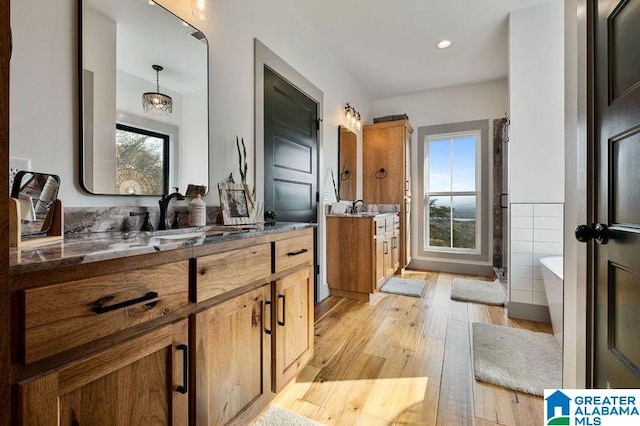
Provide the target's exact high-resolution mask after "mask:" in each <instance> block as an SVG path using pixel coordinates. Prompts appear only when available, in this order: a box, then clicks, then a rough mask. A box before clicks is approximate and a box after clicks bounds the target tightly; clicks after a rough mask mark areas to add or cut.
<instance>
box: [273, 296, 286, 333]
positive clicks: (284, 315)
mask: <svg viewBox="0 0 640 426" xmlns="http://www.w3.org/2000/svg"><path fill="white" fill-rule="evenodd" d="M280 299H282V321H280V320H279V319H278V325H279V326H282V327H284V322H285V319H286V318H285V317H286V309H287V308H286V306H287V300H286V298H285V296H284V294H279V295H278V300H280ZM276 317H277V315H276Z"/></svg>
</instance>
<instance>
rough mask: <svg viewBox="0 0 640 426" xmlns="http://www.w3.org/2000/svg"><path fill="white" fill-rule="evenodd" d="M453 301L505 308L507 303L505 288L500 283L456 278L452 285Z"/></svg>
mask: <svg viewBox="0 0 640 426" xmlns="http://www.w3.org/2000/svg"><path fill="white" fill-rule="evenodd" d="M451 299H453V300H459V301H462V302H474V303H484V304H485V305H496V306H503V305H504V304H505V302H506V301H507V296H506V294H505V292H504V287H502V284H500V282H499V281H493V282H491V281H479V280H468V279H465V278H454V279H453V284H452V285H451Z"/></svg>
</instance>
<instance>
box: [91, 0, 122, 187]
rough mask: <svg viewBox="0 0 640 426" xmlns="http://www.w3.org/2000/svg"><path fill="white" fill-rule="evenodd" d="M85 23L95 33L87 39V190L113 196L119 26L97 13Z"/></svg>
mask: <svg viewBox="0 0 640 426" xmlns="http://www.w3.org/2000/svg"><path fill="white" fill-rule="evenodd" d="M86 19H87V26H86V28H91V29H92V31H87V32H86V35H85V37H84V39H85V41H86V43H85V44H84V46H83V48H84V51H85V57H86V61H85V68H86V69H87V70H88V71H91V72H92V73H93V106H92V109H93V134H92V136H93V137H92V141H90V143H91V144H92V146H93V170H92V173H91V175H92V177H93V179H92V182H87V184H88V185H87V186H88V187H89V188H91V189H92V190H93V192H95V193H98V194H101V193H109V192H113V188H115V180H116V148H115V145H114V142H113V141H114V140H115V137H116V129H115V127H114V126H113V123H114V122H115V120H116V72H115V69H116V23H115V21H113V20H111V19H109V18H107V17H106V16H104V15H101V14H99V13H95V12H94V11H88V12H87V16H86ZM96 99H98V100H99V101H98V102H96ZM85 119H86V118H85Z"/></svg>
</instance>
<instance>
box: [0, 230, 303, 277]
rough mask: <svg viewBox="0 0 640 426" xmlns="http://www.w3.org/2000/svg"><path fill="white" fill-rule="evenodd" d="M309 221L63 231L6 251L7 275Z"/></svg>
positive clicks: (254, 233)
mask: <svg viewBox="0 0 640 426" xmlns="http://www.w3.org/2000/svg"><path fill="white" fill-rule="evenodd" d="M315 226H316V224H313V223H278V224H276V225H275V226H267V227H265V226H261V227H259V228H256V227H253V228H249V227H242V226H223V225H212V226H204V227H200V228H184V229H178V230H168V231H154V232H142V231H135V232H126V233H123V232H96V233H78V234H67V235H65V237H64V239H63V240H61V241H57V242H53V243H49V244H46V245H41V246H26V247H22V248H12V249H11V251H10V253H9V272H10V274H20V273H25V272H33V271H40V270H46V269H51V268H58V267H61V266H68V265H77V264H82V263H90V262H98V261H101V260H109V259H118V258H123V257H129V256H135V255H139V254H147V253H156V252H164V251H169V250H176V249H180V248H187V247H193V246H199V245H204V244H215V243H218V242H223V241H232V240H238V239H242V238H252V237H258V236H261V235H265V234H274V233H281V232H288V231H296V230H299V229H305V228H309V227H315Z"/></svg>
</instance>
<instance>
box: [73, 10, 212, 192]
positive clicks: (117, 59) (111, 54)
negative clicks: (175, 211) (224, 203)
mask: <svg viewBox="0 0 640 426" xmlns="http://www.w3.org/2000/svg"><path fill="white" fill-rule="evenodd" d="M78 5H79V14H80V17H81V19H80V28H79V36H80V37H79V64H80V66H79V68H80V70H79V72H80V75H79V77H80V102H81V108H80V123H81V133H80V134H81V137H80V182H81V184H82V187H83V188H84V189H85V190H86V191H87V192H89V193H92V194H108V195H162V194H166V193H168V192H169V190H170V188H171V187H179V188H181V189H183V190H184V189H186V187H187V185H188V184H194V185H205V186H208V185H209V163H208V161H209V108H208V105H209V102H208V93H209V88H208V45H207V40H206V38H205V37H204V34H203V33H201V32H200V31H198V30H197V29H195V28H194V27H192V26H191V25H189V24H188V23H186V22H185V21H183V20H182V19H180V18H179V17H177V16H175V15H174V14H172V13H171V12H169V11H168V10H166V9H164V8H163V7H161V6H160V5H158V4H157V3H154V2H147V1H141V0H109V1H104V0H78Z"/></svg>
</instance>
